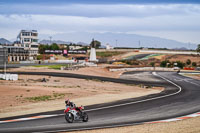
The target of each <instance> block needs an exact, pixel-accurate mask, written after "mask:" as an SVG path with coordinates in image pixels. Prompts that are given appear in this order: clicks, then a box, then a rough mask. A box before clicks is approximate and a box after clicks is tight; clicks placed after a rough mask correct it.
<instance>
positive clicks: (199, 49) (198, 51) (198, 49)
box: [197, 44, 200, 53]
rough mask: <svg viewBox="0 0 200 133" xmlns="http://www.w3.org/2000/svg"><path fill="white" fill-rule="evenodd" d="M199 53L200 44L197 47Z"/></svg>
mask: <svg viewBox="0 0 200 133" xmlns="http://www.w3.org/2000/svg"><path fill="white" fill-rule="evenodd" d="M197 53H200V44H198V46H197Z"/></svg>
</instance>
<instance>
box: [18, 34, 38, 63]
mask: <svg viewBox="0 0 200 133" xmlns="http://www.w3.org/2000/svg"><path fill="white" fill-rule="evenodd" d="M17 42H18V43H17V44H18V47H24V50H25V51H26V50H27V51H28V54H29V60H34V59H36V56H37V54H38V32H37V30H21V31H20V33H19V35H18V36H17Z"/></svg>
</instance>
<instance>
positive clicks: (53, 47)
mask: <svg viewBox="0 0 200 133" xmlns="http://www.w3.org/2000/svg"><path fill="white" fill-rule="evenodd" d="M50 49H51V50H59V46H58V45H57V44H56V43H53V44H51V45H50Z"/></svg>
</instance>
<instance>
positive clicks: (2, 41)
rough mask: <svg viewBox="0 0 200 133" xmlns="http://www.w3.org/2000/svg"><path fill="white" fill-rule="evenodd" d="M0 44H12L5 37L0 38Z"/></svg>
mask: <svg viewBox="0 0 200 133" xmlns="http://www.w3.org/2000/svg"><path fill="white" fill-rule="evenodd" d="M0 44H12V42H10V41H8V40H6V39H5V38H0Z"/></svg>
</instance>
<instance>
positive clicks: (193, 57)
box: [166, 55, 200, 64]
mask: <svg viewBox="0 0 200 133" xmlns="http://www.w3.org/2000/svg"><path fill="white" fill-rule="evenodd" d="M166 59H168V60H170V61H171V62H172V61H181V62H186V61H187V59H190V60H191V62H196V63H197V64H200V56H198V55H169V56H166Z"/></svg>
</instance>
